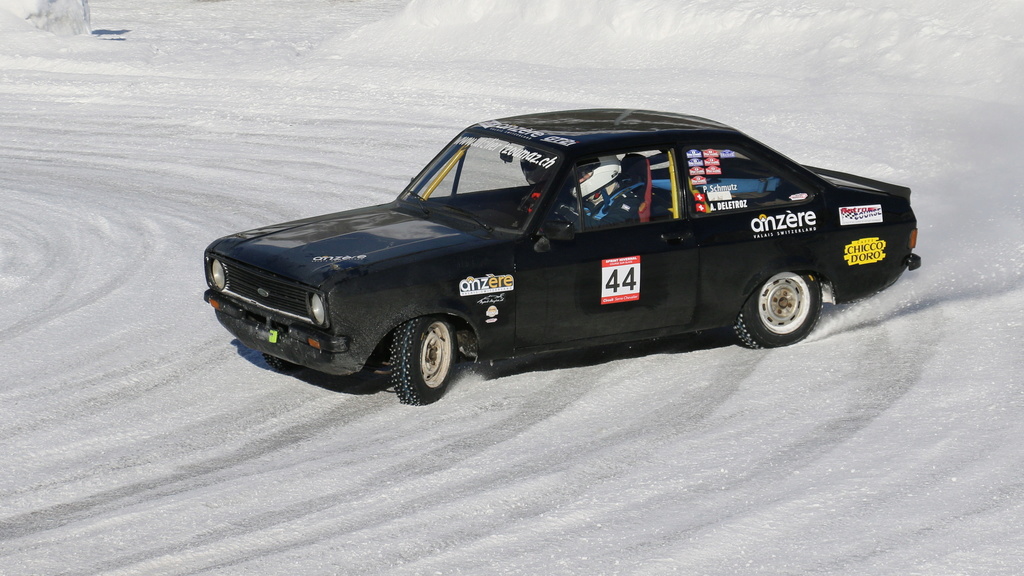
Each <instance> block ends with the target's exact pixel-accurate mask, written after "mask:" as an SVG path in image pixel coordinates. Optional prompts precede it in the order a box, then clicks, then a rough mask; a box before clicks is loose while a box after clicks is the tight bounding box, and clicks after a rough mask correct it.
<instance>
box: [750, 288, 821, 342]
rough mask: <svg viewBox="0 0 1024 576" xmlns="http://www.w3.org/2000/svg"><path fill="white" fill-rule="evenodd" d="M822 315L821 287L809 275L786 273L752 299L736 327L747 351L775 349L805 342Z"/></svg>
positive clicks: (760, 289) (761, 289) (758, 291)
mask: <svg viewBox="0 0 1024 576" xmlns="http://www.w3.org/2000/svg"><path fill="white" fill-rule="evenodd" d="M820 314H821V284H820V283H819V282H818V281H817V280H816V279H815V278H814V276H812V275H810V274H797V273H795V272H783V273H781V274H776V275H775V276H772V277H771V278H769V279H768V280H767V281H766V282H765V283H764V284H762V285H761V287H760V288H759V289H758V290H757V292H755V293H753V294H751V295H750V298H748V299H747V301H746V303H745V304H743V308H741V309H740V313H739V315H738V316H737V317H736V324H735V326H734V327H733V328H734V330H735V331H736V335H737V336H739V338H740V342H741V343H742V344H743V345H744V346H746V347H748V348H776V347H779V346H788V345H790V344H795V343H797V342H799V341H800V340H803V339H804V338H805V337H807V335H808V334H809V333H810V332H811V329H813V328H814V325H815V324H816V323H817V322H818V316H819V315H820Z"/></svg>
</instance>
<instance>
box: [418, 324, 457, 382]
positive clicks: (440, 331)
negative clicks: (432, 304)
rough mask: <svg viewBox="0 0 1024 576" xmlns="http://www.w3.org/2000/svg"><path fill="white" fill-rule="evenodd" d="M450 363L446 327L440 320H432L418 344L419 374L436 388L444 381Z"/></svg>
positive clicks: (448, 338)
mask: <svg viewBox="0 0 1024 576" xmlns="http://www.w3.org/2000/svg"><path fill="white" fill-rule="evenodd" d="M451 365H452V338H451V332H450V331H449V330H448V327H447V326H446V325H445V324H444V323H442V322H432V323H431V324H430V326H428V327H427V331H426V332H425V333H424V334H423V343H422V345H421V346H420V374H422V375H423V383H424V384H426V385H427V386H428V387H430V388H437V387H438V386H440V385H441V384H443V383H444V380H445V378H446V377H447V376H448V370H449V369H451Z"/></svg>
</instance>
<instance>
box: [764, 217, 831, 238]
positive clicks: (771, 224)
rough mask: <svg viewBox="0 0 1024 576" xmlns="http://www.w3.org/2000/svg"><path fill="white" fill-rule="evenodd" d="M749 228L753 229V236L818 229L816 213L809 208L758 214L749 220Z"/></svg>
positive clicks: (797, 232)
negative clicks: (803, 210)
mask: <svg viewBox="0 0 1024 576" xmlns="http://www.w3.org/2000/svg"><path fill="white" fill-rule="evenodd" d="M750 229H751V230H753V231H754V238H771V237H773V236H785V235H787V234H801V233H803V232H813V231H815V230H817V229H818V215H817V214H815V213H814V212H813V211H811V210H807V211H805V212H795V213H794V212H792V211H790V210H786V212H785V213H784V214H771V215H769V214H760V215H758V217H757V218H754V219H753V220H751V221H750Z"/></svg>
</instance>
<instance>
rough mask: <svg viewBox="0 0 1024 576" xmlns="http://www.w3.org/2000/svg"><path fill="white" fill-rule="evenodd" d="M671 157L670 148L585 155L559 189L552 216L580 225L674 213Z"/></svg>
mask: <svg viewBox="0 0 1024 576" xmlns="http://www.w3.org/2000/svg"><path fill="white" fill-rule="evenodd" d="M672 158H673V157H672V155H671V152H670V151H668V150H644V151H638V152H628V153H625V152H624V153H609V154H606V155H601V156H595V157H591V158H585V159H583V160H581V161H580V162H577V163H576V165H575V166H574V168H573V171H572V172H571V173H570V175H569V177H568V179H567V181H566V182H565V183H564V184H563V185H562V187H561V189H560V190H559V192H558V197H557V198H556V201H555V206H554V212H553V214H552V217H553V218H559V219H562V220H568V221H570V222H573V223H574V225H575V228H576V229H577V230H592V229H595V228H606V227H611V226H626V225H631V224H639V223H643V222H651V221H657V220H667V219H671V218H674V217H676V215H677V214H678V201H677V200H674V198H677V197H678V196H677V195H676V186H675V180H674V179H673V178H672V176H671V173H672V170H671V168H672Z"/></svg>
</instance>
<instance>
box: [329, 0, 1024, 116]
mask: <svg viewBox="0 0 1024 576" xmlns="http://www.w3.org/2000/svg"><path fill="white" fill-rule="evenodd" d="M978 4H980V5H978ZM1022 13H1024V9H1022V7H1021V4H1019V3H1016V2H999V1H998V0H986V1H984V2H979V3H977V4H975V5H972V6H971V8H970V9H969V10H968V9H965V8H964V6H962V5H961V4H959V3H953V2H950V1H940V2H932V3H924V2H918V3H892V2H887V1H882V0H866V1H861V2H857V3H855V4H853V3H839V2H837V3H833V4H832V5H825V6H820V5H816V4H807V3H805V2H796V1H793V0H789V1H782V2H772V3H766V2H763V1H756V0H744V1H738V2H726V3H723V2H718V1H717V0H696V1H691V2H686V3H679V2H676V1H675V0H608V1H604V2H599V3H597V2H592V1H591V0H522V1H520V2H506V1H505V0H412V1H411V2H410V3H409V5H408V6H407V7H406V9H405V10H404V11H402V12H401V13H400V14H398V15H397V16H396V17H394V18H392V19H390V20H387V21H384V22H380V23H377V24H375V25H372V26H370V27H368V28H366V29H364V30H362V31H360V33H359V38H360V42H359V43H349V44H348V47H349V49H352V48H357V49H358V50H359V51H364V50H365V51H366V53H370V54H390V55H392V56H397V57H400V58H404V59H409V58H412V59H424V60H431V61H434V62H437V61H439V60H440V61H445V60H447V61H465V60H477V59H486V60H509V61H522V62H526V63H533V64H536V65H537V66H554V67H564V68H574V69H575V68H581V67H584V68H606V67H628V68H640V69H649V68H667V69H670V70H672V71H673V73H675V74H679V75H684V76H685V75H692V82H693V83H694V84H705V85H707V86H708V89H713V82H714V80H715V78H716V77H717V76H718V75H719V73H720V71H724V70H727V71H729V73H732V74H735V73H744V74H754V75H762V74H772V75H776V74H778V75H781V76H782V77H784V78H799V79H804V80H806V79H811V80H816V81H821V82H824V83H826V84H830V85H836V84H837V85H838V86H839V87H844V86H856V87H858V88H866V89H875V88H888V87H890V85H891V84H892V81H893V80H895V79H899V85H902V86H905V85H907V84H908V83H909V84H911V85H915V84H916V85H919V86H922V90H924V87H929V88H930V87H934V85H935V84H943V85H947V86H949V87H950V88H951V89H952V90H953V91H954V92H955V94H954V95H963V94H970V95H971V96H972V97H979V91H980V92H981V94H982V97H984V98H987V99H993V100H1007V99H1009V100H1013V101H1017V100H1019V98H1020V94H1022V93H1024V80H1022V76H1021V75H1020V74H1019V73H1018V72H1019V70H1020V68H1021V66H1020V65H1016V66H1005V65H1004V63H1005V62H1007V61H1011V62H1016V63H1019V64H1024V42H1022V41H1021V36H1020V34H1019V31H1018V30H1017V29H1016V28H1015V26H1016V25H1017V24H1018V23H1019V22H1020V21H1021V17H1022ZM357 45H358V46H357ZM338 48H343V46H342V45H340V44H339V45H338ZM908 80H909V81H910V82H908ZM601 81H604V82H621V83H623V84H624V85H629V81H630V78H628V77H622V76H615V77H604V78H603V79H602V80H601ZM865 84H866V85H867V86H865Z"/></svg>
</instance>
